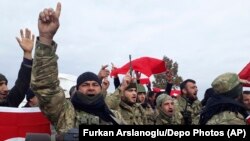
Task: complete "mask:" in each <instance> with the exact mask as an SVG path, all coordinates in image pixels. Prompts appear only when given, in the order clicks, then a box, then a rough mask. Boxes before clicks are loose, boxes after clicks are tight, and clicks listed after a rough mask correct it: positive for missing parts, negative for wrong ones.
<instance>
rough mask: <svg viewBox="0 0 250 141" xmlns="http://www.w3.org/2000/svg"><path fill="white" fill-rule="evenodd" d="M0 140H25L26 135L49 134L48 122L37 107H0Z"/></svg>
mask: <svg viewBox="0 0 250 141" xmlns="http://www.w3.org/2000/svg"><path fill="white" fill-rule="evenodd" d="M0 119H1V120H0V140H1V141H3V140H7V139H17V138H19V139H20V138H23V139H24V138H25V136H26V133H48V134H51V130H50V122H49V120H48V119H47V118H46V117H45V116H44V115H43V113H42V112H41V111H40V109H39V108H38V107H36V108H10V107H0Z"/></svg>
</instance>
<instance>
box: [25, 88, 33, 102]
mask: <svg viewBox="0 0 250 141" xmlns="http://www.w3.org/2000/svg"><path fill="white" fill-rule="evenodd" d="M34 96H35V94H34V93H33V91H32V90H31V89H28V91H27V92H26V100H27V101H29V100H30V99H31V98H33V97H34Z"/></svg>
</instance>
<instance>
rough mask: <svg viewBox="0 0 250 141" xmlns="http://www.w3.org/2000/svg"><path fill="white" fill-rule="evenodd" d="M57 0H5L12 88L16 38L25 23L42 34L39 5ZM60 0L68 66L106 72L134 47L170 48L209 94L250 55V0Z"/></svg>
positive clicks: (158, 52) (62, 65)
mask: <svg viewBox="0 0 250 141" xmlns="http://www.w3.org/2000/svg"><path fill="white" fill-rule="evenodd" d="M57 2H58V1H55V0H25V2H24V1H20V0H1V2H0V17H1V20H0V21H1V26H0V31H1V32H0V37H1V38H0V44H1V47H0V55H1V58H2V59H0V64H1V66H2V67H1V70H0V72H1V73H3V74H4V75H6V77H7V78H8V80H9V87H12V86H13V84H14V81H15V79H16V77H17V71H18V70H19V67H20V63H21V61H22V55H23V53H22V50H21V49H20V47H19V46H18V43H17V41H16V40H15V37H16V36H19V30H20V29H21V28H25V27H28V28H30V29H31V30H32V31H33V32H34V33H35V35H38V29H37V19H38V14H39V12H40V11H42V10H43V9H44V8H50V7H52V8H55V6H56V3H57ZM60 2H61V3H62V12H61V17H60V22H61V26H60V28H59V30H58V32H57V34H56V36H55V38H54V39H55V41H56V42H57V43H58V45H59V46H58V50H57V54H58V56H59V72H61V73H69V74H73V75H76V76H78V75H79V74H81V73H82V72H84V71H94V72H98V70H99V69H100V67H101V65H104V64H110V63H111V62H113V63H114V64H115V65H117V66H118V67H120V66H122V65H124V64H125V63H127V62H128V58H129V57H128V56H129V54H131V55H132V59H133V58H134V59H135V58H138V57H142V56H149V57H155V58H159V59H162V57H163V56H164V55H166V56H168V57H169V58H172V59H173V60H174V61H177V62H178V64H179V75H181V76H182V77H183V78H184V79H187V78H191V79H194V80H196V81H197V86H198V89H199V94H198V96H199V99H201V98H203V94H204V92H205V90H206V89H207V88H208V87H210V86H211V82H212V81H213V79H214V78H215V77H216V76H218V75H219V74H222V73H224V72H235V73H239V72H240V71H241V69H242V68H243V67H244V66H245V65H246V64H247V63H248V62H249V60H250V55H249V52H250V40H249V38H250V27H249V26H250V1H249V0H206V1H205V0H203V1H201V0H192V1H187V0H70V1H69V0H61V1H60ZM109 68H111V67H109ZM110 80H111V79H110ZM111 83H112V81H111ZM111 85H112V84H111ZM112 87H113V85H112ZM112 87H111V89H112Z"/></svg>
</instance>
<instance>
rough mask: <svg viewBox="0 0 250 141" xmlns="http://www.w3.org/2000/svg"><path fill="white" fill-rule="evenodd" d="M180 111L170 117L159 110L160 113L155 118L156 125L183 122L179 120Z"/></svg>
mask: <svg viewBox="0 0 250 141" xmlns="http://www.w3.org/2000/svg"><path fill="white" fill-rule="evenodd" d="M178 118H180V117H178V113H176V114H174V115H173V117H169V116H167V115H166V114H164V113H163V112H162V111H160V110H159V115H158V116H157V117H156V119H155V125H180V124H181V122H180V120H178Z"/></svg>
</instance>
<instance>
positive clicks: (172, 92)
mask: <svg viewBox="0 0 250 141" xmlns="http://www.w3.org/2000/svg"><path fill="white" fill-rule="evenodd" d="M180 94H181V91H180V90H175V89H173V90H171V92H170V96H172V97H177V96H178V95H180Z"/></svg>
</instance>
